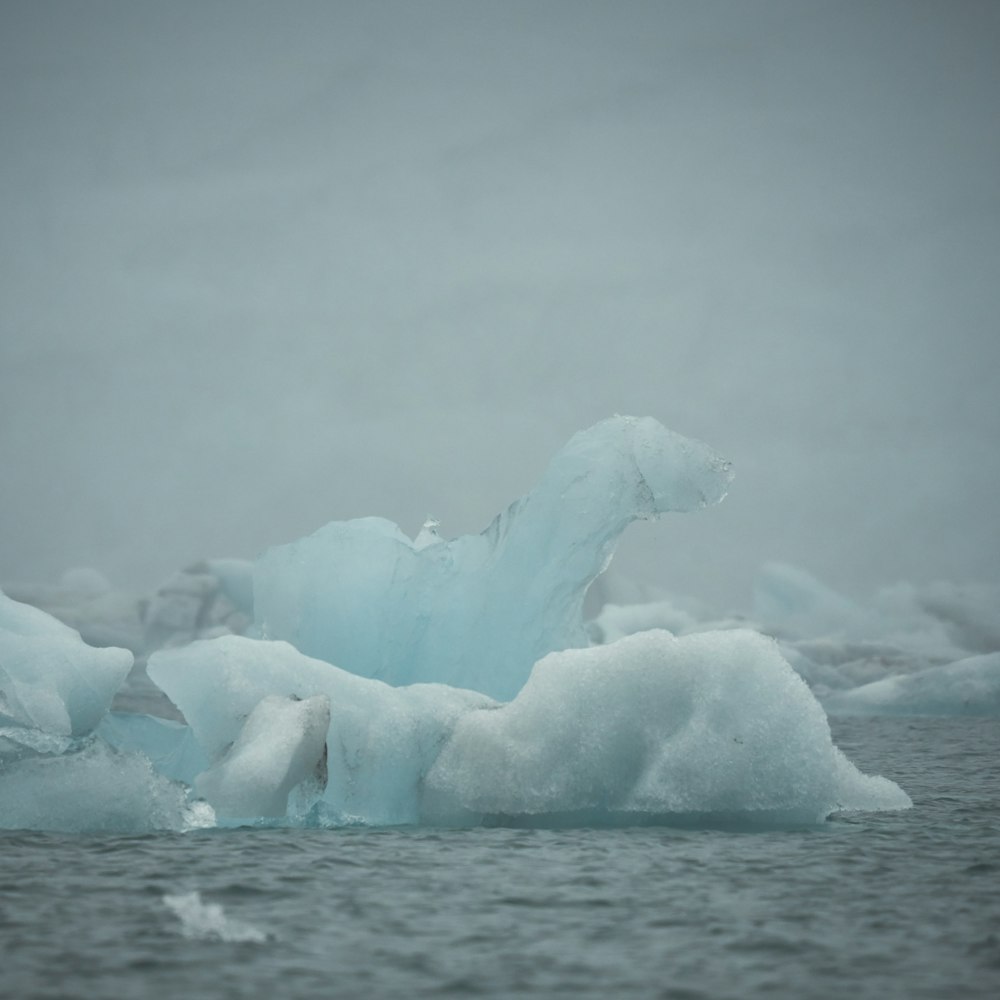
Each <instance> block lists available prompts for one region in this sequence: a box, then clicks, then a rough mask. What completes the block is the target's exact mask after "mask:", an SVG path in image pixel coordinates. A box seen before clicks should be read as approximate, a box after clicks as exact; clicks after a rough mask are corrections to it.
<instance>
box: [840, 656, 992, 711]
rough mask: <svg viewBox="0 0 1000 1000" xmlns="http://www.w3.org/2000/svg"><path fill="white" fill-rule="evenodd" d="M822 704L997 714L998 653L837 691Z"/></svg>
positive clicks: (844, 707)
mask: <svg viewBox="0 0 1000 1000" xmlns="http://www.w3.org/2000/svg"><path fill="white" fill-rule="evenodd" d="M823 707H824V708H825V709H826V710H827V712H829V713H830V714H832V715H980V716H1000V653H987V654H983V655H981V656H970V657H967V658H966V659H964V660H958V661H957V662H955V663H948V664H945V665H944V666H939V667H928V668H927V669H926V670H920V671H918V672H917V673H913V674H898V675H895V676H892V677H883V678H882V679H881V680H877V681H873V682H872V683H870V684H862V685H860V686H859V687H855V688H851V689H850V690H847V691H837V692H835V693H833V694H831V695H829V696H828V697H826V698H824V699H823Z"/></svg>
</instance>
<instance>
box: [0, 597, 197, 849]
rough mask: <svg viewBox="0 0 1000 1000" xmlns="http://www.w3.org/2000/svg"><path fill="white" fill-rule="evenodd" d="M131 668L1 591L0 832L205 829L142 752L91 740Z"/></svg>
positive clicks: (115, 653)
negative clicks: (30, 830) (1, 829)
mask: <svg viewBox="0 0 1000 1000" xmlns="http://www.w3.org/2000/svg"><path fill="white" fill-rule="evenodd" d="M131 666H132V654H131V653H130V652H129V651H128V650H125V649H115V648H107V649H95V648H94V647H92V646H88V645H86V644H85V643H84V642H83V641H82V640H81V638H80V635H79V633H78V632H76V631H75V630H74V629H71V628H69V627H68V626H66V625H64V624H62V623H61V622H59V621H57V620H56V619H55V618H52V617H51V616H50V615H47V614H46V613H45V612H43V611H40V610H38V609H37V608H33V607H29V606H28V605H25V604H20V603H19V602H17V601H12V600H10V599H9V598H8V597H6V596H5V595H4V594H2V593H0V828H4V829H35V830H53V831H62V832H84V831H87V832H95V831H116V832H128V833H142V832H148V831H151V830H162V829H168V830H182V829H189V828H190V827H192V826H196V825H202V824H204V823H206V822H209V821H210V819H211V817H210V815H209V812H208V811H206V810H205V809H202V808H200V807H197V806H195V807H192V805H191V804H190V803H189V802H188V798H187V794H186V790H185V788H184V787H183V786H182V785H180V784H178V783H176V782H173V781H171V780H169V778H167V777H164V776H163V775H162V774H159V773H157V772H156V771H155V770H154V767H153V765H152V764H151V762H150V760H149V758H148V756H147V755H146V754H144V753H121V752H118V751H117V750H116V749H114V748H113V747H112V746H111V745H110V744H109V743H107V742H105V741H104V740H103V739H101V738H100V737H98V736H95V735H93V732H94V730H95V729H96V728H98V727H99V726H100V725H102V724H103V721H104V719H105V716H106V713H107V711H108V709H109V707H110V705H111V701H112V699H113V698H114V696H115V692H116V691H117V690H118V688H119V687H120V686H121V684H122V682H123V681H124V679H125V677H126V675H127V674H128V672H129V669H130V668H131Z"/></svg>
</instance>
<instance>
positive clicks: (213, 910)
mask: <svg viewBox="0 0 1000 1000" xmlns="http://www.w3.org/2000/svg"><path fill="white" fill-rule="evenodd" d="M163 902H164V904H165V905H166V906H167V909H169V910H171V911H172V912H173V913H174V914H175V915H176V916H177V918H178V919H179V920H180V922H181V934H183V935H184V937H186V938H188V939H190V940H192V941H226V942H229V943H237V944H243V943H251V944H262V943H263V942H265V941H267V939H268V935H267V934H265V933H264V931H262V930H259V929H258V928H256V927H253V926H251V925H250V924H246V923H243V922H242V921H240V920H233V919H232V918H231V917H227V916H226V914H225V911H224V910H223V909H222V907H221V906H220V905H219V904H218V903H205V902H203V901H202V898H201V893H200V892H185V893H181V894H179V895H176V896H171V895H165V896H164V897H163Z"/></svg>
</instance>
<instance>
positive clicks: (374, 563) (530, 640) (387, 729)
mask: <svg viewBox="0 0 1000 1000" xmlns="http://www.w3.org/2000/svg"><path fill="white" fill-rule="evenodd" d="M730 477H731V473H730V469H729V465H728V463H726V462H725V461H724V460H722V459H721V458H719V456H717V455H716V454H715V453H714V452H712V451H711V450H710V449H709V448H707V447H706V446H704V445H701V444H698V443H696V442H694V441H690V440H688V439H685V438H682V437H680V436H679V435H676V434H673V433H671V432H669V431H667V430H666V429H664V428H663V427H661V426H660V425H659V424H658V423H656V422H655V421H654V420H651V419H636V418H632V417H615V418H612V419H610V420H606V421H604V422H602V423H600V424H598V425H596V426H595V427H592V428H591V429H590V430H588V431H584V432H582V433H580V434H577V435H576V436H575V437H574V438H573V439H572V440H571V441H570V442H569V443H568V444H567V446H566V447H565V448H564V449H563V450H562V451H561V452H560V453H559V454H558V455H557V456H556V457H555V459H554V460H553V462H552V464H551V465H550V467H549V469H548V471H547V472H546V473H545V475H544V476H543V478H542V481H541V483H540V484H539V486H538V487H537V488H536V489H535V490H534V491H532V492H531V493H529V494H528V495H527V496H525V497H523V498H522V499H520V500H518V501H517V502H515V503H514V504H512V505H511V506H510V507H509V508H508V509H507V510H506V511H505V512H504V513H503V514H501V515H500V516H499V517H498V518H497V519H496V520H495V521H494V522H493V524H492V525H490V526H489V528H487V529H486V530H485V531H484V532H483V533H482V534H480V535H473V536H465V537H461V538H457V539H454V540H450V541H448V540H445V539H443V538H441V537H440V536H439V535H438V533H437V531H436V529H435V527H434V526H433V525H428V526H426V527H425V529H424V530H423V531H422V532H421V533H420V534H419V535H418V537H417V538H416V539H414V540H411V539H409V538H407V537H406V536H405V535H404V534H403V533H402V532H401V531H400V530H399V528H398V527H396V526H395V525H393V524H391V523H389V522H387V521H384V520H380V519H376V518H366V519H362V520H358V521H348V522H337V523H333V524H330V525H327V526H326V527H325V528H323V529H321V530H320V531H318V532H316V533H315V534H314V535H312V536H310V537H309V538H306V539H302V540H301V541H298V542H295V543H293V544H291V545H286V546H281V547H278V548H275V549H272V550H270V551H269V552H267V553H265V554H264V555H263V556H262V557H261V559H260V560H258V562H257V564H256V566H255V568H254V572H253V604H254V617H255V623H256V635H255V636H254V637H247V636H239V635H221V636H216V637H213V638H203V639H198V640H197V641H193V642H186V643H183V644H181V645H176V646H174V647H173V648H161V649H159V651H157V652H155V653H153V655H152V656H150V658H149V661H148V676H149V678H150V679H151V680H152V681H153V682H155V684H156V685H158V687H159V689H160V690H161V691H162V692H165V694H166V696H169V698H170V699H171V700H172V702H173V706H174V707H175V708H176V710H179V711H178V712H177V714H178V715H181V714H182V715H183V720H184V721H183V722H175V721H170V720H166V719H156V718H152V717H150V716H146V715H140V714H134V713H133V714H129V713H125V714H122V713H117V712H116V713H109V712H108V709H109V707H110V705H111V701H112V698H113V696H114V691H115V686H116V685H117V684H120V683H121V681H122V679H123V678H124V676H125V674H126V673H127V672H128V668H129V665H130V663H131V654H129V653H128V652H124V651H91V653H93V654H94V655H93V657H92V659H93V669H92V677H93V683H90V681H89V680H88V679H87V678H88V677H89V676H91V675H90V674H87V673H86V671H83V670H82V668H83V665H84V664H85V663H89V662H90V661H89V660H87V657H88V656H91V653H85V652H83V651H82V650H81V647H82V643H80V640H79V637H78V636H75V633H74V634H73V635H72V636H70V635H68V634H67V633H65V632H59V631H58V629H56V628H55V627H53V628H52V629H50V630H49V633H48V634H47V633H46V629H47V628H48V625H46V624H45V619H46V616H44V615H42V616H41V618H37V617H32V616H37V615H39V614H41V613H40V612H36V611H33V609H23V606H19V605H15V604H14V602H7V604H4V605H0V612H2V613H6V614H7V619H4V618H2V617H0V626H2V625H3V624H4V621H5V620H6V621H7V622H8V624H10V623H11V622H13V623H14V627H8V628H7V629H6V631H4V630H3V629H2V628H0V667H2V668H3V671H5V672H0V698H2V699H3V701H2V705H0V710H2V712H3V713H4V714H3V716H2V717H0V825H5V826H33V827H35V828H43V829H107V828H117V829H134V830H144V829H151V828H170V829H186V828H190V827H192V826H201V825H206V824H210V823H215V824H218V825H231V824H242V823H248V822H249V823H268V824H274V823H284V824H296V825H323V826H330V825H335V826H340V825H347V824H367V825H390V824H417V823H419V824H434V825H456V824H457V825H475V824H483V823H487V824H489V823H516V824H530V825H564V824H587V825H594V824H622V823H627V824H636V823H649V822H665V823H683V824H701V825H711V824H718V823H726V824H737V825H754V826H761V825H764V826H773V825H783V824H788V823H796V824H798V823H814V822H818V821H820V820H822V819H823V818H824V817H827V816H829V815H830V814H831V813H832V812H835V811H837V810H869V809H892V808H904V807H906V806H908V805H909V804H910V802H909V799H908V798H907V796H906V794H905V793H904V792H902V791H901V790H900V789H899V788H898V787H897V786H896V785H894V784H893V783H892V782H891V781H887V780H885V779H882V778H877V777H867V776H865V775H863V774H861V773H860V772H859V771H858V770H857V769H856V768H855V767H854V766H853V765H852V764H851V763H850V762H849V761H848V760H847V759H846V758H845V757H844V756H843V754H842V753H840V751H839V750H838V749H837V748H836V747H835V746H834V744H833V742H832V739H831V736H830V730H829V726H828V724H827V720H826V716H825V714H824V712H823V709H822V708H821V706H820V704H819V703H818V702H817V700H816V698H815V697H814V695H813V694H812V692H811V691H810V690H809V688H808V687H807V685H806V683H805V682H804V681H803V680H802V678H801V677H800V676H799V675H798V674H797V673H796V672H795V671H794V670H793V669H792V667H791V666H790V665H789V663H788V661H787V659H786V658H785V657H784V656H783V655H782V652H781V650H780V648H779V646H778V644H777V643H776V642H775V641H774V640H773V639H770V638H766V637H764V636H762V635H760V634H759V633H757V632H755V631H752V630H748V629H721V630H714V631H701V632H699V633H698V634H693V635H690V636H675V635H673V634H672V633H671V632H668V631H665V630H662V629H650V630H646V631H642V632H640V633H638V634H635V635H631V636H623V637H622V638H620V639H619V640H618V641H609V642H606V643H605V644H604V645H601V646H590V644H589V638H590V633H588V630H587V629H586V628H585V627H584V623H583V620H582V608H583V600H584V595H585V593H586V591H587V588H588V586H589V585H590V584H591V583H592V581H593V580H594V579H595V578H596V577H597V576H598V575H599V574H600V573H601V572H602V570H603V569H604V568H605V567H606V565H607V563H608V561H609V560H610V558H611V555H612V553H613V551H614V547H615V544H616V542H617V539H618V537H619V536H620V535H621V533H622V531H623V530H624V529H625V528H626V527H627V526H628V524H629V523H630V522H631V521H633V520H636V519H639V518H655V517H658V516H659V515H660V514H663V513H665V512H668V511H690V510H696V509H698V508H701V507H704V506H707V505H709V504H711V503H715V502H717V501H718V500H720V499H721V498H722V497H723V496H724V494H725V492H726V489H727V486H728V483H729V480H730ZM238 569H239V572H238V573H236V577H238V579H239V581H242V580H244V579H245V574H244V571H243V569H242V568H241V567H238ZM175 589H176V588H175ZM186 592H187V591H186V590H185V593H186ZM238 596H239V595H238ZM233 603H234V605H236V606H239V605H242V606H243V607H247V608H248V607H249V595H248V594H244V595H243V596H242V597H239V600H238V601H237V600H236V599H235V598H234V599H233ZM172 606H173V605H171V607H172ZM18 608H22V609H23V610H18ZM29 613H30V614H29ZM161 617H163V616H161ZM164 620H166V619H165V618H164ZM24 622H28V623H29V624H31V625H32V627H33V628H35V630H36V631H37V632H38V633H39V635H41V636H42V640H43V641H42V644H41V645H39V646H38V647H37V648H36V651H35V653H33V654H31V656H33V657H35V658H34V659H30V658H29V659H27V660H26V659H25V658H24V656H21V653H20V652H19V651H21V650H22V649H23V639H22V637H20V636H19V633H18V629H20V630H21V631H23V630H24V626H23V623H24ZM56 624H57V623H56ZM59 628H62V626H59ZM189 631H190V630H189ZM164 642H165V640H164V639H163V636H159V637H158V640H157V645H163V644H164ZM67 644H68V645H67ZM166 645H167V646H168V647H169V646H170V643H169V642H167V643H166ZM60 650H62V651H63V652H66V651H67V650H68V652H67V653H66V655H67V656H69V658H70V661H72V662H71V663H70V662H69V661H67V663H68V664H69V665H68V666H67V663H63V662H62V661H60V660H59V659H58V655H57V653H58V652H59V651H60ZM98 653H99V654H100V655H97V654H98ZM59 655H61V654H59ZM18 656H21V658H20V659H18ZM57 663H62V666H53V665H54V664H57ZM11 664H13V666H11ZM88 669H89V668H88ZM67 678H68V680H67ZM116 788H117V789H119V790H120V791H121V796H120V801H119V807H118V808H117V812H116V811H115V807H114V800H113V797H112V796H111V795H110V793H111V791H112V790H114V789H116ZM88 795H90V796H91V797H92V798H93V800H94V801H95V802H96V803H98V806H99V808H98V809H97V811H96V812H88V805H87V796H88ZM50 798H51V800H52V802H51V803H50V804H48V805H47V804H46V803H47V802H49V799H50Z"/></svg>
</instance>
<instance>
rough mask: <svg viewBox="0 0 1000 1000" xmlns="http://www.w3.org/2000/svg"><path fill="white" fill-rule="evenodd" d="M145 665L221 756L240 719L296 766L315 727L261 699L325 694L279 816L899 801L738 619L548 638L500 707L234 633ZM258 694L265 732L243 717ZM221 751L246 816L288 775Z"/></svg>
mask: <svg viewBox="0 0 1000 1000" xmlns="http://www.w3.org/2000/svg"><path fill="white" fill-rule="evenodd" d="M150 673H151V676H153V678H154V679H155V680H156V682H157V683H158V684H160V685H161V686H162V687H163V688H164V689H165V690H166V691H167V693H168V694H169V695H170V697H171V698H172V699H173V700H174V701H175V702H176V703H177V704H178V705H179V706H180V707H181V708H182V709H183V710H184V712H185V714H188V713H189V710H190V715H189V718H190V719H191V725H192V728H193V729H194V732H195V734H196V736H197V738H198V739H199V741H200V742H201V743H202V745H203V747H204V749H205V750H206V752H207V753H208V754H209V755H212V754H217V753H219V752H220V750H223V749H224V748H226V747H228V746H229V745H230V744H232V745H233V749H232V750H229V751H228V752H227V758H226V759H227V760H229V759H234V758H239V757H240V754H239V753H238V752H237V751H238V750H239V748H240V747H241V746H242V745H243V744H245V743H249V742H252V740H251V739H250V738H249V737H248V736H247V729H248V728H253V729H254V732H255V736H254V739H260V740H261V747H273V746H275V745H277V744H279V743H281V744H283V745H284V747H285V755H286V756H295V755H297V759H298V760H299V764H300V766H299V767H298V769H297V770H296V772H295V773H296V774H297V775H298V776H299V777H300V778H301V779H302V780H303V781H306V780H307V779H309V778H311V777H313V776H314V767H313V765H314V763H316V762H318V760H317V758H318V753H317V750H318V748H319V742H318V741H317V740H315V738H308V737H307V736H306V735H305V729H306V727H304V726H303V725H302V722H301V721H295V720H292V719H288V720H286V721H285V722H281V721H280V719H279V718H278V713H277V712H276V709H278V708H279V707H280V706H281V704H282V702H283V701H284V700H285V699H287V698H288V697H289V696H294V697H298V698H303V699H306V698H311V699H312V700H314V701H315V696H316V695H317V694H321V695H325V696H326V699H328V701H324V703H323V704H324V705H325V704H328V705H329V707H330V723H329V730H328V732H327V733H326V745H327V754H328V757H327V762H326V763H327V769H328V774H329V777H328V781H327V784H326V788H325V789H323V788H322V787H321V786H320V785H318V784H317V785H315V786H314V794H315V799H314V802H313V808H312V809H309V802H308V801H305V800H300V802H301V805H300V807H299V812H298V814H297V816H294V817H290V818H293V819H296V818H297V819H298V820H299V821H303V822H305V821H309V822H318V823H325V824H336V825H342V824H345V823H363V824H369V825H388V824H399V823H425V824H435V825H456V824H458V825H469V824H478V823H483V822H497V821H502V822H513V823H518V822H530V823H541V824H552V823H564V822H577V823H588V824H600V823H613V822H648V821H651V820H653V819H657V820H660V821H666V822H740V823H744V824H764V825H774V824H783V823H813V822H817V821H819V820H820V819H822V818H823V817H824V816H826V815H828V814H830V813H831V812H833V811H836V810H839V809H862V808H865V809H868V808H902V807H905V806H906V805H908V804H909V800H908V799H907V798H906V796H905V794H904V793H903V792H901V791H900V790H899V789H898V788H897V787H896V786H895V785H893V784H892V782H889V781H886V780H884V779H881V778H868V777H865V776H864V775H862V774H861V773H860V772H858V771H857V770H856V769H855V768H854V767H853V765H851V764H850V763H849V762H848V761H846V759H843V757H842V755H841V754H840V752H839V751H838V750H837V749H836V748H835V747H834V745H833V743H832V741H831V738H830V731H829V727H828V725H827V722H826V717H825V715H824V714H823V710H822V709H821V708H820V706H819V704H818V703H817V702H816V700H815V698H814V697H813V696H812V694H811V693H810V692H809V690H808V688H807V687H806V685H805V684H804V683H803V682H802V680H801V679H800V678H799V677H798V676H797V675H796V674H795V673H794V671H792V669H791V668H790V667H789V666H788V664H787V663H786V662H785V661H784V659H783V658H782V657H781V655H780V654H779V653H778V651H777V647H776V646H775V644H774V642H773V640H770V639H766V638H764V637H762V636H760V635H758V634H756V633H753V632H746V631H743V632H740V631H732V632H719V633H701V634H698V635H694V636H690V637H686V638H683V639H677V638H674V637H673V636H671V635H670V634H669V633H667V632H662V631H655V632H645V633H640V634H638V635H635V636H632V637H630V638H628V639H624V640H621V641H620V642H617V643H613V644H611V645H607V646H601V647H594V648H591V649H586V650H566V651H564V652H560V653H552V654H550V655H549V656H547V657H545V658H544V659H542V660H541V661H540V662H539V663H538V664H537V665H536V666H535V668H534V670H533V671H532V673H531V676H530V679H529V681H528V683H527V684H526V685H525V686H524V688H523V690H522V691H521V692H520V693H519V694H518V696H517V697H516V698H514V699H513V700H512V701H511V702H510V703H508V704H505V705H502V704H498V703H496V702H494V701H492V699H489V698H487V697H485V696H483V695H479V694H476V693H474V692H471V691H462V690H460V689H456V688H451V687H446V686H443V685H424V684H418V685H412V686H409V687H402V688H394V687H389V686H388V685H386V684H384V683H382V682H381V681H376V680H371V679H368V678H362V677H357V676H355V675H352V674H348V673H347V672H345V671H342V670H339V669H338V668H336V667H333V666H331V665H330V664H328V663H325V662H323V661H319V660H314V659H312V658H310V657H306V656H304V655H303V654H302V653H300V652H298V651H297V650H295V649H294V648H293V647H291V646H290V645H288V644H287V643H284V642H275V641H265V640H254V639H247V638H241V637H238V636H229V637H224V638H221V639H215V640H210V641H206V642H199V643H193V644H192V645H191V646H189V647H186V648H184V649H177V650H167V651H163V652H160V653H157V654H155V656H154V657H153V659H152V661H151V662H150ZM274 695H279V696H282V697H281V698H279V699H278V700H277V701H275V702H272V701H271V700H270V697H269V696H271V697H273V696H274ZM295 704H298V705H301V706H305V705H307V704H308V702H307V701H301V702H298V703H295V702H292V703H291V705H292V706H294V705H295ZM261 706H266V712H267V715H268V716H269V719H270V722H271V726H270V728H268V727H261V726H257V725H252V723H253V720H254V718H255V716H256V714H257V713H258V712H260V711H261ZM287 708H288V703H286V704H285V709H283V710H285V711H287ZM311 714H312V716H313V719H315V718H316V717H317V716H318V715H320V714H321V709H320V708H319V705H318V704H317V708H316V710H314V711H313V712H312V713H311ZM248 716H249V717H248ZM244 718H246V719H247V721H246V723H242V721H241V720H243V719H244ZM314 736H315V732H314V733H313V737H314ZM307 745H308V749H306V747H307ZM239 765H240V767H241V774H240V777H239V782H240V784H241V787H242V788H244V789H246V794H247V795H248V796H250V797H251V800H253V801H256V802H257V803H258V807H257V808H258V810H259V812H258V815H267V814H268V813H266V812H264V810H263V809H262V808H261V806H260V805H259V803H260V802H261V801H263V800H264V799H265V798H266V797H267V796H269V795H270V794H271V790H277V798H276V799H274V800H272V801H273V802H276V801H277V800H278V799H280V798H281V797H282V796H285V795H287V793H288V791H289V790H290V788H291V787H292V786H291V778H290V777H288V775H289V774H290V772H289V771H286V770H285V769H283V768H281V767H279V768H277V769H275V768H274V767H273V765H272V762H271V759H270V758H269V757H268V755H266V754H265V755H260V756H256V757H255V758H253V759H245V760H240V761H239ZM275 770H277V771H278V772H279V773H280V775H281V780H280V781H279V780H278V779H277V778H276V777H275V775H274V771H275ZM210 773H211V772H210ZM279 785H280V788H279ZM196 788H197V789H198V790H199V791H202V792H203V793H204V794H205V795H206V798H207V799H208V801H209V803H210V804H211V805H212V806H213V808H214V809H215V810H216V812H218V813H220V814H222V815H240V814H242V813H243V812H245V810H246V807H245V806H241V807H236V808H234V807H232V806H231V805H230V804H229V803H227V802H226V800H225V799H224V797H223V795H221V794H220V792H219V789H218V786H217V785H216V784H215V783H214V782H213V783H209V782H205V781H204V776H203V778H202V779H198V782H196ZM254 796H256V798H253V797H254ZM268 808H269V809H270V808H272V806H268Z"/></svg>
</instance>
